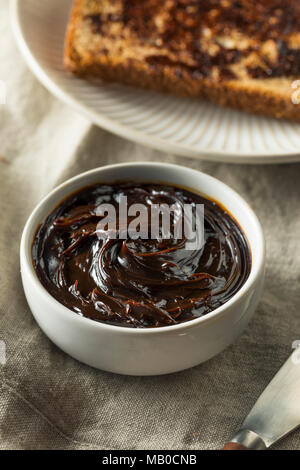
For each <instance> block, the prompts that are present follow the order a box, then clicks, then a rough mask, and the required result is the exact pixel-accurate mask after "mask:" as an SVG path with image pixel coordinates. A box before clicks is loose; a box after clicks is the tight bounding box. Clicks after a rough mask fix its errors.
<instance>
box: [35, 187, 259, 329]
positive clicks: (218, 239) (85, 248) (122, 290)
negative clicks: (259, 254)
mask: <svg viewBox="0 0 300 470" xmlns="http://www.w3.org/2000/svg"><path fill="white" fill-rule="evenodd" d="M120 196H127V201H128V206H130V205H131V204H133V203H135V204H136V203H141V204H144V205H145V206H146V207H147V213H148V217H149V211H150V208H151V206H152V205H153V204H162V203H166V204H169V205H170V204H179V206H183V205H184V204H191V205H193V206H195V205H196V204H204V240H205V243H204V245H202V246H201V248H197V249H192V250H191V249H186V240H185V239H184V237H183V238H182V239H175V238H174V237H173V238H170V239H165V238H161V236H158V237H157V238H152V239H151V238H149V239H145V240H144V239H141V238H139V239H132V238H127V239H119V238H116V239H111V238H107V237H101V236H99V233H98V232H97V226H98V222H99V219H100V215H99V213H97V211H96V207H98V206H99V205H100V204H102V203H104V202H105V203H110V204H112V205H113V206H114V207H115V209H116V212H117V220H118V215H119V214H118V210H119V206H118V201H120ZM172 223H173V222H172ZM149 230H150V228H149ZM32 260H33V265H34V268H35V271H36V274H37V276H38V278H39V280H40V282H41V283H42V285H43V286H44V287H45V288H46V290H47V291H48V292H49V293H50V294H51V295H52V296H53V297H54V298H55V299H57V300H58V301H59V302H60V303H62V304H63V305H65V306H66V307H68V308H69V309H71V310H73V311H74V312H76V313H77V314H79V315H81V316H85V317H88V318H90V319H93V320H96V321H99V322H106V323H109V324H113V325H119V326H127V327H135V328H147V327H159V326H168V325H175V324H178V323H181V322H186V321H188V320H192V319H195V318H198V317H201V316H202V315H205V314H207V313H209V312H211V311H213V310H214V309H216V308H217V307H219V306H221V305H223V304H224V303H225V302H227V301H228V300H229V299H230V298H231V297H232V296H233V295H234V294H235V293H236V292H237V291H238V290H239V289H240V288H241V286H242V285H243V284H244V283H245V282H246V280H247V278H248V276H249V273H250V270H251V254H250V249H249V245H248V242H247V239H246V237H245V235H244V233H243V232H242V230H241V228H240V227H239V225H238V224H237V222H236V221H235V220H234V218H233V217H232V216H231V215H230V214H229V213H228V212H227V211H226V210H225V209H224V208H223V207H221V206H220V205H219V204H218V203H217V202H215V201H212V200H209V199H206V198H205V197H203V196H201V195H199V194H195V193H192V192H190V191H188V190H187V189H183V188H180V187H174V186H170V185H166V184H148V183H143V184H140V183H131V182H126V183H118V184H111V185H106V184H105V185H104V184H95V185H92V186H89V187H85V188H83V189H81V190H80V191H78V192H76V193H73V194H72V195H70V196H69V197H67V198H66V199H64V200H63V201H62V202H61V203H60V204H59V205H58V206H57V207H56V208H55V209H54V210H53V212H51V214H50V215H49V216H48V217H47V218H46V220H45V221H44V222H43V223H42V224H41V225H40V226H39V227H38V229H37V232H36V234H35V236H34V240H33V244H32Z"/></svg>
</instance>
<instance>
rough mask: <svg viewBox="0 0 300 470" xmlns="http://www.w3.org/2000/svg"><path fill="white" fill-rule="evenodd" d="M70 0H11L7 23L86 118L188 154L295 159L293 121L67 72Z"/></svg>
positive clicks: (299, 144)
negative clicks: (95, 81)
mask: <svg viewBox="0 0 300 470" xmlns="http://www.w3.org/2000/svg"><path fill="white" fill-rule="evenodd" d="M71 4H72V0H43V1H41V0H11V15H12V24H13V30H14V33H15V36H16V39H17V42H18V44H19V46H20V49H21V51H22V53H23V55H24V57H25V59H26V61H27V63H28V65H29V67H30V68H31V70H32V71H33V72H34V74H35V75H36V76H37V77H38V79H39V80H40V81H41V82H42V83H43V84H44V85H45V86H46V87H47V88H48V89H49V90H50V91H51V92H52V93H53V94H54V95H56V96H57V97H58V98H60V99H61V100H63V101H64V102H66V103H68V104H69V105H71V106H73V108H75V109H76V110H78V111H79V112H81V113H82V114H84V115H85V116H86V117H88V118H89V119H90V120H91V121H92V122H93V123H95V124H97V125H99V126H101V127H103V128H105V129H108V130H109V131H111V132H114V133H116V134H119V135H121V136H123V137H126V138H127V139H131V140H133V141H136V142H140V143H142V144H145V145H149V146H151V147H154V148H157V149H160V150H164V151H167V152H172V153H176V154H179V155H185V156H190V157H197V158H202V159H209V160H214V161H223V162H236V163H249V162H251V163H279V162H291V161H300V125H298V124H293V123H288V122H285V121H276V120H275V119H268V118H264V117H258V116H255V115H250V114H247V113H243V112H238V111H233V110H230V109H223V108H220V107H218V106H215V105H213V104H210V103H206V102H201V101H197V100H191V99H186V98H178V97H174V96H166V95H162V94H159V93H154V92H150V91H144V90H140V89H136V88H131V87H125V86H122V85H117V84H109V85H108V84H105V85H104V84H98V85H95V84H92V83H89V82H87V81H84V80H80V79H78V78H75V77H73V76H71V75H69V74H68V73H67V72H66V71H65V69H64V67H63V62H62V56H63V44H64V34H65V29H66V24H67V20H68V14H69V10H70V7H71Z"/></svg>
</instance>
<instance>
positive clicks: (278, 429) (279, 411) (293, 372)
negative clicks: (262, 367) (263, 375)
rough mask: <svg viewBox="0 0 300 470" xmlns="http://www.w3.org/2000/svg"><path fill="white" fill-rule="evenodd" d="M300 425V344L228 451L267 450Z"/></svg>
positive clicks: (226, 446) (257, 403)
mask: <svg viewBox="0 0 300 470" xmlns="http://www.w3.org/2000/svg"><path fill="white" fill-rule="evenodd" d="M298 426H300V347H298V348H297V349H295V351H294V352H293V354H292V355H291V356H290V357H289V359H288V360H287V361H286V363H285V364H284V365H283V366H282V368H281V369H280V370H279V372H278V373H277V374H276V375H275V377H274V378H273V380H272V381H271V382H270V384H269V385H268V386H267V388H266V389H265V390H264V392H263V393H262V395H261V396H260V397H259V399H258V400H257V402H256V403H255V405H254V407H253V408H252V410H251V411H250V413H249V415H248V416H247V418H246V419H245V421H244V422H243V424H242V426H241V428H240V429H239V431H238V432H237V433H236V434H235V436H234V437H233V438H232V439H231V441H230V442H229V443H227V444H226V445H225V447H224V450H250V449H252V450H266V449H268V448H269V447H270V446H271V445H272V444H274V443H275V442H277V441H279V439H282V438H283V437H285V436H286V435H287V434H289V433H290V432H292V431H293V430H294V429H296V428H297V427H298Z"/></svg>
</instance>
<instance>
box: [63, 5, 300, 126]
mask: <svg viewBox="0 0 300 470" xmlns="http://www.w3.org/2000/svg"><path fill="white" fill-rule="evenodd" d="M119 1H123V0H119ZM104 2H105V0H104ZM88 3H90V4H91V3H94V4H96V6H97V5H98V8H99V3H100V4H101V3H103V0H75V1H74V5H73V8H72V12H71V17H70V22H69V25H68V30H67V34H66V43H65V56H64V62H65V66H66V68H67V69H68V70H69V71H70V72H72V73H74V74H76V75H78V76H81V77H99V78H101V79H103V80H106V81H109V82H111V81H115V82H119V83H123V84H126V85H132V86H139V87H142V88H145V89H151V90H154V91H158V92H163V93H172V94H175V95H178V96H186V97H193V98H204V99H208V100H210V101H212V102H214V103H217V104H219V105H222V106H229V107H232V108H234V109H238V110H244V111H248V112H251V113H257V114H263V115H266V116H270V117H275V118H284V119H288V120H292V121H295V122H300V105H295V104H293V102H292V100H291V96H292V92H293V89H292V88H291V84H292V82H293V80H295V79H296V77H285V76H283V77H280V78H276V77H275V78H272V77H271V78H264V79H262V78H252V77H246V78H245V79H241V78H231V77H230V79H224V78H220V77H219V78H218V79H213V77H211V76H204V77H203V76H196V77H195V76H193V74H191V73H189V70H185V69H184V68H182V67H181V66H180V65H179V66H178V65H173V64H172V62H168V63H163V64H160V63H157V64H155V66H153V65H152V64H149V62H147V61H146V60H140V59H135V58H134V57H132V56H131V57H124V56H123V55H122V54H117V53H116V52H115V49H113V48H112V51H110V50H109V47H107V44H110V43H112V42H113V40H112V39H110V42H109V43H108V42H107V41H106V42H105V47H104V46H103V44H102V41H101V35H100V34H99V33H97V34H96V33H94V32H93V31H92V30H91V31H89V32H88V35H91V39H93V40H95V44H96V47H95V46H93V47H91V48H88V49H86V48H85V46H84V44H85V43H86V39H87V38H86V36H87V27H86V26H85V28H83V23H84V22H85V21H86V20H85V15H86V13H83V12H84V9H89V7H90V5H87V4H88ZM82 38H85V40H84V41H82V43H81V39H82ZM98 43H99V44H98ZM121 44H122V41H121ZM124 47H126V43H125V44H124ZM129 47H130V46H129ZM102 48H103V52H102V53H101V50H102Z"/></svg>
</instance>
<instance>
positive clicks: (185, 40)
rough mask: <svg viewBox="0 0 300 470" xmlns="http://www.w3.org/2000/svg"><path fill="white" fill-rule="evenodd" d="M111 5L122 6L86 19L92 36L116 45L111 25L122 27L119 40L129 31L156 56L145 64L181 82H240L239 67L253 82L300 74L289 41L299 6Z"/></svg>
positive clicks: (186, 1)
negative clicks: (182, 79) (187, 77)
mask: <svg viewBox="0 0 300 470" xmlns="http://www.w3.org/2000/svg"><path fill="white" fill-rule="evenodd" d="M93 3H95V4H97V2H95V1H94V0H93ZM99 3H101V2H99ZM113 3H116V5H118V8H117V9H115V10H114V13H109V12H108V13H97V12H96V9H95V13H94V14H89V15H87V16H86V20H87V21H88V22H90V25H91V27H92V29H93V32H94V33H96V34H97V33H98V34H105V35H107V34H108V35H109V34H111V35H112V36H111V38H112V39H113V33H111V32H110V29H109V24H112V23H119V24H120V28H119V29H118V34H119V35H121V37H122V34H124V38H127V37H128V34H125V31H127V32H128V31H129V32H130V36H131V38H133V39H134V40H135V41H136V42H140V43H141V44H144V45H149V46H151V51H152V53H151V54H150V55H148V56H147V57H146V58H145V60H146V62H147V63H148V64H149V65H150V66H151V67H154V68H155V67H158V66H159V67H162V66H163V67H168V68H169V69H170V70H172V72H173V73H174V74H176V75H177V76H180V75H181V74H189V75H190V76H191V77H192V78H195V79H197V78H200V77H204V78H214V79H217V80H218V79H228V80H231V79H234V78H238V76H239V72H238V70H237V68H236V65H239V64H243V67H244V68H245V69H246V70H247V72H248V75H249V76H250V77H252V78H270V77H282V76H295V75H298V74H299V73H300V60H299V59H300V52H299V50H298V48H297V47H294V46H293V44H291V41H290V39H291V38H292V37H293V35H295V34H298V33H299V31H300V4H299V1H298V0H262V1H254V0H239V1H234V0H206V1H204V0H166V1H164V2H161V1H160V0H119V1H118V2H113ZM233 33H234V35H233ZM245 38H248V40H249V41H248V43H247V41H246V42H245V40H244V39H245ZM232 39H234V41H233V40H232ZM298 47H299V46H298ZM153 48H155V50H156V51H157V52H156V51H155V50H154V51H153ZM162 50H163V51H164V53H161V51H162Z"/></svg>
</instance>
